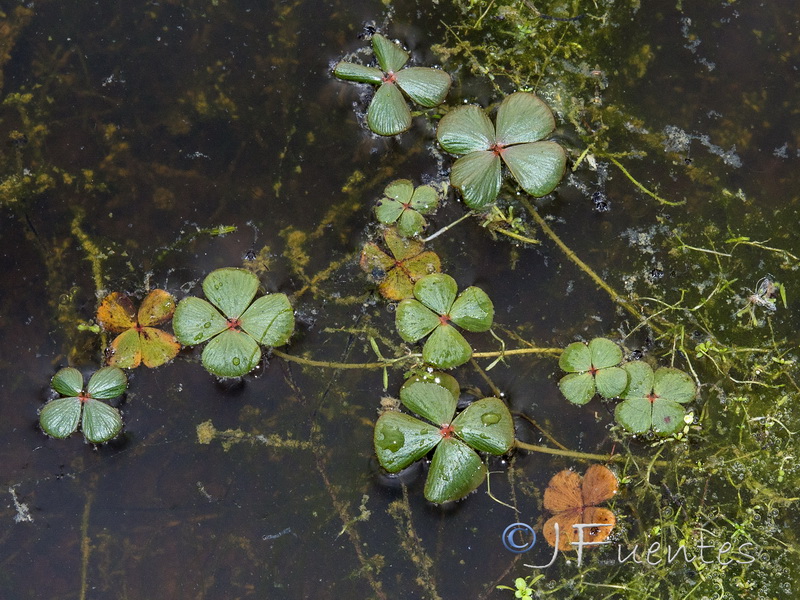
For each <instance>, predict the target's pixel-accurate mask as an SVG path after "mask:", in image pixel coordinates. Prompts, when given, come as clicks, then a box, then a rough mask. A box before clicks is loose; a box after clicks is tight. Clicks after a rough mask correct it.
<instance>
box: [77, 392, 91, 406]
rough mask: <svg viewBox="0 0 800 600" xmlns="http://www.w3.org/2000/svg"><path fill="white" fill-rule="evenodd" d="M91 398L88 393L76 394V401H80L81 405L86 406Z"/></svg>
mask: <svg viewBox="0 0 800 600" xmlns="http://www.w3.org/2000/svg"><path fill="white" fill-rule="evenodd" d="M91 398H92V395H91V394H90V393H89V392H81V393H80V394H78V400H80V401H81V404H86V402H88V401H89V400H90V399H91Z"/></svg>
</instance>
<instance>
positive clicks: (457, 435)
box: [374, 373, 514, 504]
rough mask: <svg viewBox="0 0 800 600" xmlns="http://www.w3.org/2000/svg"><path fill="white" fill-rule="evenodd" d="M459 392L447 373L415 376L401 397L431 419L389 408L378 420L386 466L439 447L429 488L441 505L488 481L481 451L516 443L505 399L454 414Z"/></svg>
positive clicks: (500, 450)
mask: <svg viewBox="0 0 800 600" xmlns="http://www.w3.org/2000/svg"><path fill="white" fill-rule="evenodd" d="M459 391H460V389H459V385H458V382H457V381H456V380H455V379H454V378H453V377H451V376H450V375H447V374H445V373H427V374H425V375H422V376H414V377H412V378H410V379H409V380H408V381H406V383H405V384H403V387H402V388H401V389H400V401H401V402H402V403H403V405H404V406H405V407H406V408H408V409H409V410H410V411H412V412H413V413H416V414H418V415H420V416H421V417H423V418H424V419H426V420H427V421H428V422H425V421H421V420H420V419H417V418H416V417H413V416H411V415H408V414H406V413H402V412H398V411H388V412H385V413H383V414H382V415H381V416H380V417H379V418H378V421H377V423H375V435H374V444H375V453H376V455H377V456H378V461H379V462H380V464H381V466H382V467H383V468H384V469H386V470H387V471H390V472H397V471H400V470H402V469H404V468H406V467H407V466H409V465H410V464H411V463H413V462H415V461H417V460H419V459H420V458H422V457H423V456H425V455H426V454H427V453H428V452H430V451H431V450H433V449H434V448H436V450H435V452H434V454H433V459H432V462H431V467H430V471H429V472H428V479H427V481H426V482H425V492H424V493H425V498H426V499H428V500H429V501H431V502H436V503H437V504H438V503H442V502H449V501H452V500H458V499H460V498H463V497H464V496H466V495H467V494H469V493H470V492H471V491H473V490H474V489H475V488H477V487H478V486H479V485H480V484H481V483H482V482H483V480H484V478H485V477H486V466H485V465H484V464H483V461H482V460H481V458H480V456H478V454H477V452H476V450H477V451H480V452H488V453H490V454H497V455H500V454H504V453H506V452H508V450H509V449H510V448H511V446H512V445H513V444H514V422H513V420H512V417H511V413H510V412H509V411H508V407H507V406H506V405H505V403H504V402H503V401H502V400H500V399H498V398H483V399H481V400H478V401H476V402H473V403H472V404H470V405H469V406H468V407H467V408H466V409H464V410H463V411H462V412H461V413H460V414H459V415H458V416H455V414H456V405H457V403H458V396H459ZM453 417H455V418H453Z"/></svg>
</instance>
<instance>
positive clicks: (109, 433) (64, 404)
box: [39, 367, 128, 444]
mask: <svg viewBox="0 0 800 600" xmlns="http://www.w3.org/2000/svg"><path fill="white" fill-rule="evenodd" d="M52 386H53V389H54V390H55V391H56V392H58V393H59V394H61V395H62V396H64V397H63V398H56V399H55V400H50V402H48V403H47V404H45V405H44V406H43V407H42V410H41V411H40V413H39V424H40V425H41V427H42V429H43V430H44V432H45V433H47V434H48V435H52V436H53V437H54V438H65V437H67V436H69V435H71V434H72V433H74V432H75V431H76V430H77V429H78V423H79V422H80V425H81V431H82V432H83V435H84V437H85V438H86V439H87V440H89V441H90V442H92V443H94V444H100V443H102V442H107V441H108V440H110V439H112V438H114V437H116V436H117V434H118V433H119V432H120V430H122V416H120V414H119V411H118V410H117V409H116V408H114V407H113V406H109V405H108V404H106V403H105V402H101V400H112V399H114V398H117V397H119V396H121V395H122V394H123V392H124V391H125V388H127V387H128V378H127V377H125V373H123V372H122V370H121V369H120V368H119V367H103V368H102V369H99V370H98V371H96V372H95V373H94V374H93V375H92V376H91V377H90V378H89V383H87V384H86V387H85V388H84V385H83V375H82V374H81V372H80V371H78V370H77V369H73V368H72V367H67V368H65V369H61V370H60V371H59V372H58V373H56V374H55V375H54V376H53V380H52Z"/></svg>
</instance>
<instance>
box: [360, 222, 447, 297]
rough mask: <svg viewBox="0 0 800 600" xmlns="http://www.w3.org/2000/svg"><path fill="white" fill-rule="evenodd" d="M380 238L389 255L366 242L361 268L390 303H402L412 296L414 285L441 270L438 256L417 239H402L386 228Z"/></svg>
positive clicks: (395, 232)
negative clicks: (399, 301)
mask: <svg viewBox="0 0 800 600" xmlns="http://www.w3.org/2000/svg"><path fill="white" fill-rule="evenodd" d="M383 239H384V241H385V242H386V246H387V247H388V249H389V252H390V253H391V256H390V255H389V254H386V252H384V251H383V250H381V249H380V247H379V246H378V245H377V244H375V243H373V242H369V243H368V244H366V245H365V246H364V249H363V250H362V251H361V261H360V264H361V268H362V269H363V270H364V271H366V272H367V273H369V275H370V277H371V278H372V279H373V280H375V281H379V282H380V283H379V284H378V292H379V293H380V294H381V295H382V296H383V297H384V298H387V299H389V300H403V299H404V298H410V297H411V296H413V295H414V283H415V282H416V281H417V280H419V279H421V278H422V277H424V276H426V275H430V274H431V273H438V272H439V271H440V270H441V261H440V260H439V256H438V255H437V254H436V253H435V252H432V251H431V250H425V245H424V244H423V243H422V242H421V241H419V240H408V239H404V238H403V237H401V236H400V235H399V234H398V233H397V231H396V230H395V229H394V228H390V229H386V230H385V231H384V234H383Z"/></svg>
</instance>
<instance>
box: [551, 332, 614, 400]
mask: <svg viewBox="0 0 800 600" xmlns="http://www.w3.org/2000/svg"><path fill="white" fill-rule="evenodd" d="M621 362H622V349H621V348H620V347H619V346H618V345H617V344H615V343H614V342H612V341H611V340H607V339H606V338H595V339H593V340H592V341H591V342H589V344H588V345H587V344H584V343H583V342H574V343H572V344H570V345H569V346H567V347H566V348H565V349H564V352H563V353H562V354H561V357H560V358H559V359H558V366H559V367H561V368H562V369H563V370H564V371H566V372H567V373H568V375H565V376H564V377H562V378H561V381H559V382H558V387H559V389H561V393H562V394H564V396H565V397H566V399H567V400H569V401H570V402H572V403H573V404H586V403H587V402H589V400H591V399H592V398H593V397H594V395H595V393H599V394H600V395H601V396H602V397H603V398H615V397H617V396H619V395H620V394H621V393H622V392H623V391H625V387H626V386H627V385H628V374H627V372H625V371H624V370H623V369H621V368H620V367H618V366H617V365H619V363H621Z"/></svg>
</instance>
